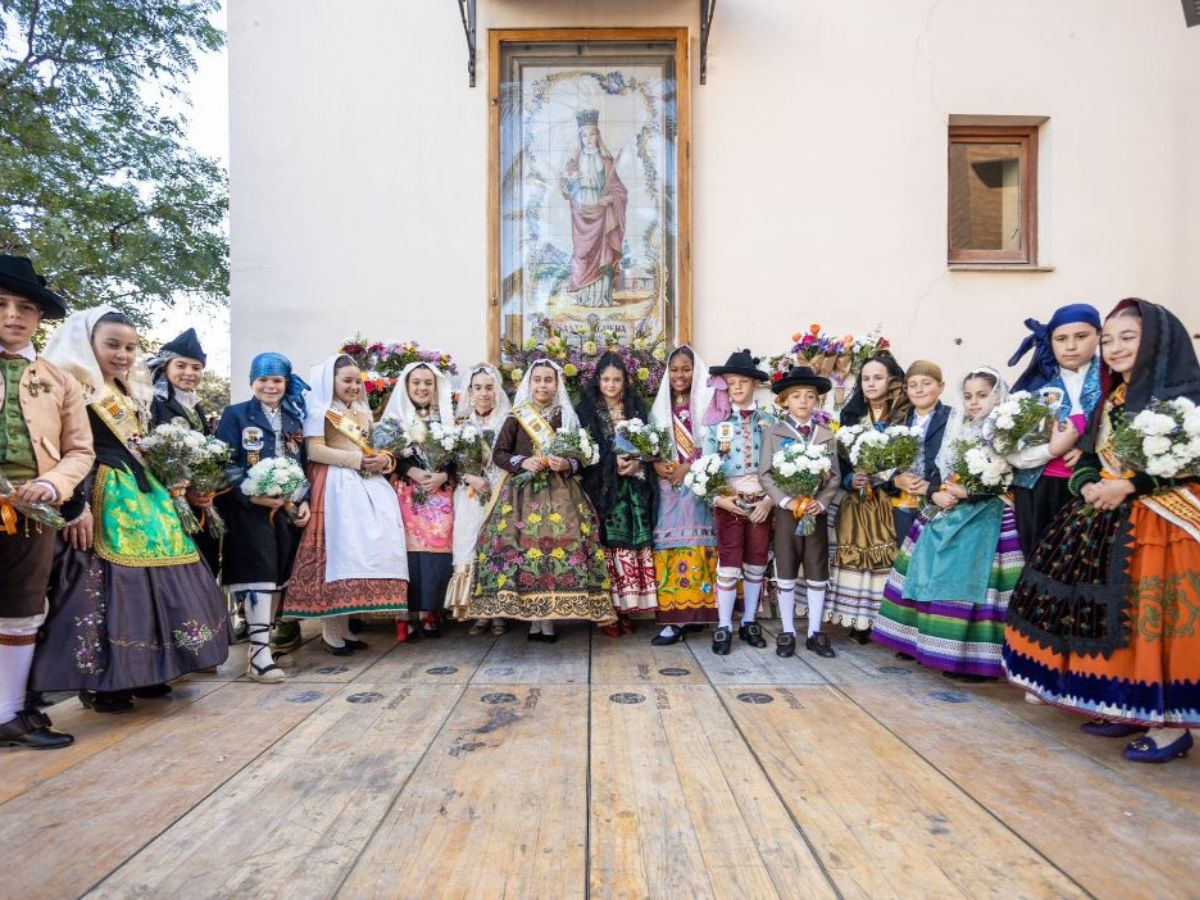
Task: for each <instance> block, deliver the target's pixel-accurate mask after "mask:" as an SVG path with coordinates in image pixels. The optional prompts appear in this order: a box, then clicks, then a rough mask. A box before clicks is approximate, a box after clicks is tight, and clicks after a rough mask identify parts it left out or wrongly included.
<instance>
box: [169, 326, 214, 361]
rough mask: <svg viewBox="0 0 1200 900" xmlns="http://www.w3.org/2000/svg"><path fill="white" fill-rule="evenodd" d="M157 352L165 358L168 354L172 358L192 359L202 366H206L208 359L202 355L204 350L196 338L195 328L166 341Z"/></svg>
mask: <svg viewBox="0 0 1200 900" xmlns="http://www.w3.org/2000/svg"><path fill="white" fill-rule="evenodd" d="M158 352H159V355H163V356H165V355H166V354H168V353H170V354H172V355H173V356H182V357H184V358H186V359H194V360H196V362H198V363H200V365H202V366H206V365H208V357H207V356H206V355H205V354H204V348H203V347H201V346H200V338H199V337H197V336H196V329H195V328H189V329H188V330H187V331H185V332H184V333H183V334H181V335H178V336H177V337H175V338H174V339H173V340H170V341H167V343H165V344H163V345H162V347H161V348H160V349H159V351H158Z"/></svg>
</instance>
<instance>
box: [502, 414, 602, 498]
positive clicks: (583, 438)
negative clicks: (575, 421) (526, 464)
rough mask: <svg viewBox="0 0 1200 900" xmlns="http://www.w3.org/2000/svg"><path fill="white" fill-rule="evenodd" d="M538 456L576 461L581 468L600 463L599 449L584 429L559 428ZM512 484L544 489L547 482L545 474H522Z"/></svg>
mask: <svg viewBox="0 0 1200 900" xmlns="http://www.w3.org/2000/svg"><path fill="white" fill-rule="evenodd" d="M538 455H539V456H561V457H562V458H563V459H573V460H576V461H577V462H578V463H579V464H580V465H581V466H583V467H584V468H586V467H587V466H594V465H595V464H596V463H598V462H600V448H599V447H597V446H596V442H595V441H593V440H592V436H591V435H590V434H588V432H587V429H585V428H560V429H558V431H557V432H556V433H555V435H554V439H553V440H552V441H550V445H549V446H548V447H546V450H545V452H544V453H539V454H538ZM513 483H514V484H534V485H536V486H538V487H544V486H545V485H547V484H548V483H549V482H548V481H547V476H546V473H545V472H536V473H534V472H522V473H521V474H520V475H518V476H517V477H516V479H515V480H514V481H513Z"/></svg>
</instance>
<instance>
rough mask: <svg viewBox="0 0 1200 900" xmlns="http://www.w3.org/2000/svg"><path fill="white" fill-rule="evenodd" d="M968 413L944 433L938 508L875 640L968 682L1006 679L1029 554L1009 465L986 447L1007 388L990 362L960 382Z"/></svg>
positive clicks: (918, 537)
mask: <svg viewBox="0 0 1200 900" xmlns="http://www.w3.org/2000/svg"><path fill="white" fill-rule="evenodd" d="M959 392H960V395H961V397H962V402H963V417H962V419H961V420H959V419H956V420H955V421H953V422H952V423H951V424H950V425H949V426H948V427H947V429H946V438H945V440H944V441H943V443H942V451H941V453H940V454H939V456H938V459H937V464H938V468H939V471H940V473H941V484H940V487H939V488H938V489H936V490H934V491H933V493H932V495H931V499H932V501H933V504H934V506H935V507H936V510H937V511H936V512H935V514H934V515H933V516H932V518H927V517H925V516H921V517H920V518H918V519H917V522H916V525H914V527H913V528H912V530H911V531H910V532H909V533H908V537H907V538H906V539H905V541H904V545H903V547H901V549H900V554H899V556H897V557H896V563H895V566H894V568H893V569H892V574H891V576H890V577H889V578H888V582H887V587H886V588H884V592H883V603H882V604H881V605H880V607H879V613H878V614H877V615H876V616H875V627H874V629H873V630H872V639H873V640H875V641H877V642H878V643H880V644H883V645H884V646H886V647H890V648H892V649H893V650H896V651H897V652H899V653H902V654H904V655H906V656H910V657H912V658H915V659H916V660H917V662H919V663H921V665H924V666H929V667H930V668H934V669H940V670H941V671H942V672H943V673H944V674H945V675H947V676H949V677H957V678H960V679H962V680H965V681H982V680H984V679H985V678H999V677H1002V676H1003V674H1004V670H1003V667H1002V665H1001V659H1000V649H1001V646H1002V645H1003V643H1004V620H1005V617H1006V614H1007V609H1008V600H1009V597H1010V596H1011V595H1012V592H1013V588H1015V587H1016V584H1017V579H1018V578H1019V577H1020V575H1021V569H1022V568H1023V567H1024V565H1025V558H1024V556H1022V554H1021V547H1020V542H1019V540H1018V538H1017V525H1016V516H1015V515H1014V513H1013V510H1012V507H1011V506H1010V505H1009V504H1008V503H1007V502H1006V498H1005V497H1004V496H1003V495H1004V491H1005V490H1006V489H1007V487H1008V485H1009V483H1010V482H1011V480H1012V468H1011V466H1009V465H1008V463H1007V462H1006V461H1005V460H1004V458H1003V457H1001V456H999V455H998V454H996V453H995V452H994V451H992V450H991V449H990V448H989V447H988V446H987V445H986V443H985V442H984V436H985V435H984V427H985V423H986V421H987V417H988V414H989V413H990V412H991V411H992V410H993V409H994V408H995V406H996V404H998V403H1002V402H1003V401H1004V399H1005V397H1006V396H1007V394H1008V388H1007V386H1006V385H1005V384H1004V380H1003V379H1002V378H1001V377H1000V373H999V372H998V371H997V370H996V369H994V368H991V367H990V366H983V367H980V368H978V369H972V370H971V371H970V372H968V373H967V375H966V376H965V377H964V378H963V379H962V381H961V382H960V383H959Z"/></svg>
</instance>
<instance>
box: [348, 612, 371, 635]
mask: <svg viewBox="0 0 1200 900" xmlns="http://www.w3.org/2000/svg"><path fill="white" fill-rule="evenodd" d="M346 628H347V629H349V631H350V633H351V634H362V633H363V632H364V631H366V630H367V623H366V622H364V621H363V620H362V619H360V618H359V617H358V616H351V617H350V621H349V622H347V623H346Z"/></svg>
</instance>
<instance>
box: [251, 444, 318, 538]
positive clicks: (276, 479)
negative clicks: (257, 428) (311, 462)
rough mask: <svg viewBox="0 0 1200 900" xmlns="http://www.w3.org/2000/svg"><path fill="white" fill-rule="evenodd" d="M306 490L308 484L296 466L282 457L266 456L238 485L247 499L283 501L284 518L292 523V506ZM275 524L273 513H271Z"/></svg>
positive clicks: (300, 469)
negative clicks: (285, 515) (286, 516)
mask: <svg viewBox="0 0 1200 900" xmlns="http://www.w3.org/2000/svg"><path fill="white" fill-rule="evenodd" d="M307 490H308V480H307V479H306V478H305V477H304V470H303V469H302V468H300V464H299V463H297V462H295V461H293V460H291V459H289V458H287V457H286V456H280V457H275V456H269V457H267V458H266V459H264V460H261V461H259V462H257V463H255V464H254V465H253V466H251V467H250V471H249V472H247V473H246V478H245V479H244V480H243V481H242V493H243V494H245V495H246V496H247V497H270V498H271V499H275V500H283V501H284V505H283V508H284V510H285V511H286V512H287V514H288V518H290V519H293V520H295V518H296V503H297V502H298V501H299V499H300V498H301V497H303V496H304V492H305V491H307ZM271 521H272V522H274V521H275V510H271Z"/></svg>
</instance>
